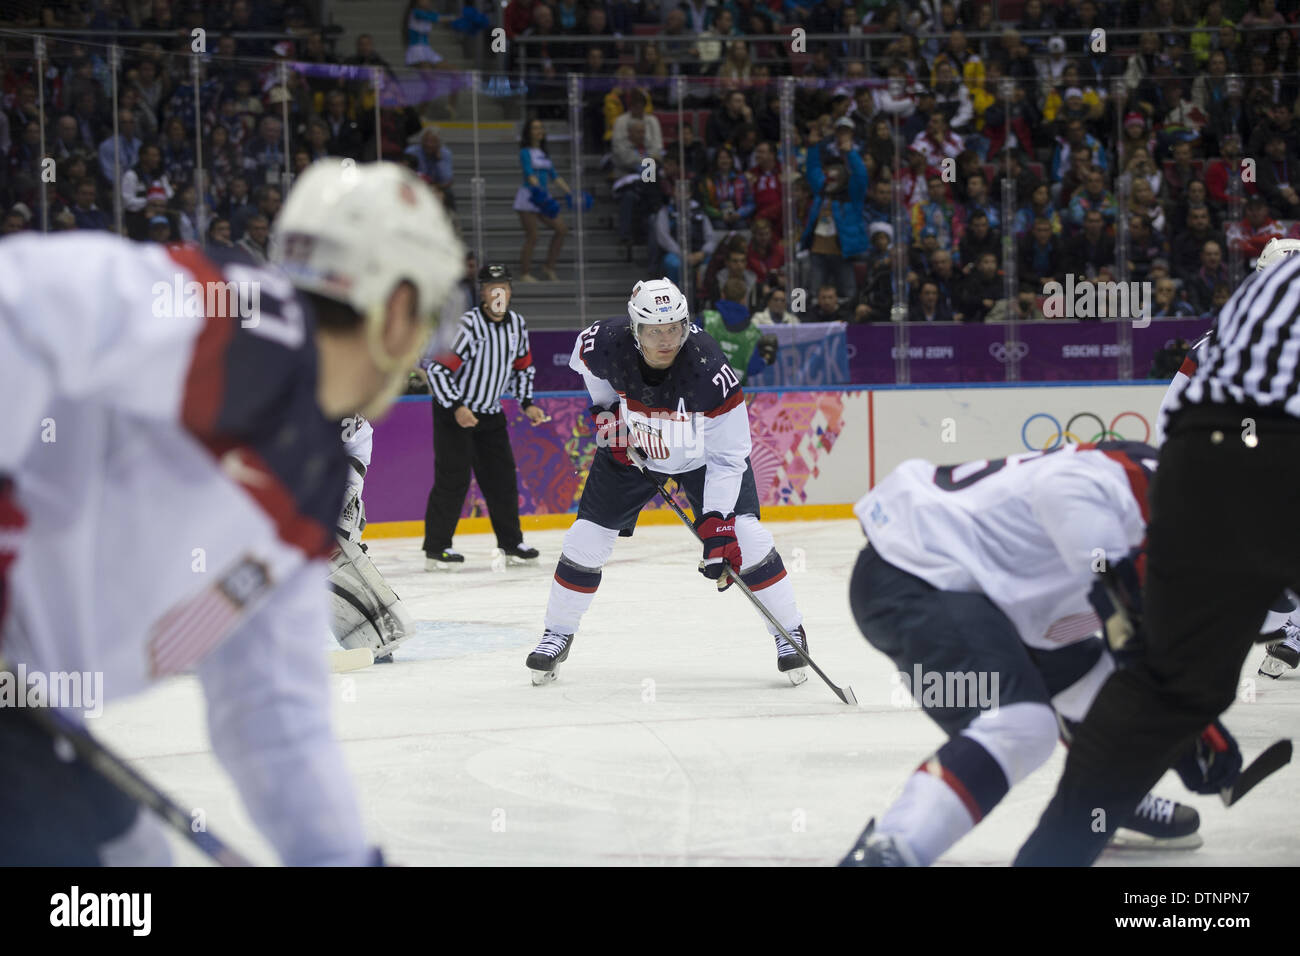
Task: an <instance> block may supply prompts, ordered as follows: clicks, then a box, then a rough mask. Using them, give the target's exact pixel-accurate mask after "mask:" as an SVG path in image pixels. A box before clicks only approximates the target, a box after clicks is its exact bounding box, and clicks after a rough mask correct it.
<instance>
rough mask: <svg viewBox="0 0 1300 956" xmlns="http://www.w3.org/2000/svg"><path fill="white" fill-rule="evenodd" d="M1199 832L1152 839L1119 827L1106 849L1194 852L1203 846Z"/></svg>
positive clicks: (1143, 834)
mask: <svg viewBox="0 0 1300 956" xmlns="http://www.w3.org/2000/svg"><path fill="white" fill-rule="evenodd" d="M1204 843H1205V841H1204V840H1203V839H1201V834H1200V832H1199V831H1198V832H1196V833H1189V834H1187V835H1186V836H1180V837H1167V838H1166V837H1152V836H1147V835H1146V834H1145V833H1138V832H1137V831H1136V830H1129V829H1126V828H1124V827H1120V828H1119V830H1117V831H1116V832H1115V839H1113V840H1111V841H1110V845H1109V846H1108V847H1107V849H1112V850H1195V849H1197V848H1199V847H1201V846H1203V845H1204Z"/></svg>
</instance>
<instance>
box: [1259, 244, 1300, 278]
mask: <svg viewBox="0 0 1300 956" xmlns="http://www.w3.org/2000/svg"><path fill="white" fill-rule="evenodd" d="M1297 253H1300V239H1270V240H1269V241H1268V245H1266V246H1265V247H1264V251H1263V252H1261V253H1260V254H1259V259H1258V260H1256V262H1255V271H1256V272H1263V271H1264V270H1265V269H1267V268H1269V267H1270V266H1275V265H1277V264H1278V263H1279V262H1281V261H1282V260H1283V259H1285V258H1286V257H1287V256H1294V255H1296V254H1297Z"/></svg>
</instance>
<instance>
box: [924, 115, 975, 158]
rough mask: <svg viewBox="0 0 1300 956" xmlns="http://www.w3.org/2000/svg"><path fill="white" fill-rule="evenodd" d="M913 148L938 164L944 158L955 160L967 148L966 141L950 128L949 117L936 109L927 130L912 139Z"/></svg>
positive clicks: (927, 122)
mask: <svg viewBox="0 0 1300 956" xmlns="http://www.w3.org/2000/svg"><path fill="white" fill-rule="evenodd" d="M912 148H913V149H915V150H917V151H918V152H920V153H921V155H922V156H924V157H925V160H926V162H927V163H928V164H929V165H931V166H938V165H939V164H940V163H941V162H942V161H943V160H944V159H953V160H955V159H956V158H957V156H958V154H959V153H961V151H962V150H963V149H965V141H964V140H963V139H962V137H961V136H959V135H958V134H956V133H954V132H951V131H950V130H949V129H948V119H947V117H946V116H944V114H943V113H940V112H937V111H936V112H933V113H931V114H930V118H929V119H928V120H927V121H926V126H925V132H924V133H921V134H919V135H918V136H917V137H916V138H915V139H914V140H912Z"/></svg>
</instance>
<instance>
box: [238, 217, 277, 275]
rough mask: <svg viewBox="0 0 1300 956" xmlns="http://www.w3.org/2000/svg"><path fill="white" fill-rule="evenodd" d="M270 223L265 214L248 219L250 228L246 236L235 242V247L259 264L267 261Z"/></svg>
mask: <svg viewBox="0 0 1300 956" xmlns="http://www.w3.org/2000/svg"><path fill="white" fill-rule="evenodd" d="M269 227H270V224H269V223H268V222H267V219H266V217H265V216H262V215H257V216H253V217H252V218H251V219H249V220H248V230H247V232H246V233H245V234H244V238H243V239H240V240H239V241H238V242H237V243H235V248H236V249H239V250H240V251H241V252H243V253H244V254H245V255H247V256H248V257H249V258H250V259H252V261H253V262H254V263H255V264H257V265H265V264H266V261H267V231H268V229H269Z"/></svg>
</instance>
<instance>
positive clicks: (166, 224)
mask: <svg viewBox="0 0 1300 956" xmlns="http://www.w3.org/2000/svg"><path fill="white" fill-rule="evenodd" d="M146 236H147V238H148V240H149V241H150V242H158V243H167V242H171V238H172V223H171V220H170V219H168V218H167V217H166V216H164V215H161V214H160V215H157V216H153V217H152V218H150V220H149V225H148V231H147V233H146ZM263 261H265V260H263Z"/></svg>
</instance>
